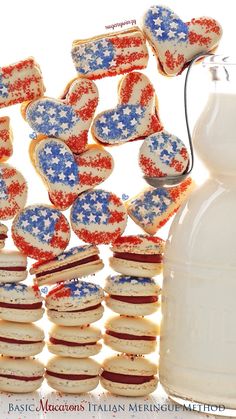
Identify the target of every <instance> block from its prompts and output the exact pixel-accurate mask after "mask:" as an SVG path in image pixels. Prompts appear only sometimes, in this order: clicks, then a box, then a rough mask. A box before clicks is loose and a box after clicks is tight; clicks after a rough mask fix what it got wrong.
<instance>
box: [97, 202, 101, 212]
mask: <svg viewBox="0 0 236 419" xmlns="http://www.w3.org/2000/svg"><path fill="white" fill-rule="evenodd" d="M95 207H96V209H97V211H101V209H102V204H101V202H97V203H96V205H95Z"/></svg>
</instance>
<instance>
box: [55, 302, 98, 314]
mask: <svg viewBox="0 0 236 419" xmlns="http://www.w3.org/2000/svg"><path fill="white" fill-rule="evenodd" d="M100 306H101V303H99V304H97V305H96V306H92V307H87V308H83V309H82V310H70V311H66V313H80V312H83V311H91V310H95V309H96V308H98V307H100ZM49 310H51V311H59V310H56V309H55V308H49Z"/></svg>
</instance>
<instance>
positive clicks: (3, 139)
mask: <svg viewBox="0 0 236 419" xmlns="http://www.w3.org/2000/svg"><path fill="white" fill-rule="evenodd" d="M12 139H13V136H12V130H11V128H10V118H9V117H8V116H3V117H1V118H0V162H5V161H6V160H8V159H9V158H10V157H11V155H12V153H13V146H12Z"/></svg>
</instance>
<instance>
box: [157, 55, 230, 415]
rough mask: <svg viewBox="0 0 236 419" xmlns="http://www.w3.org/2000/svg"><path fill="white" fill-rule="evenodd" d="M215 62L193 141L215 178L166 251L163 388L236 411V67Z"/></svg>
mask: <svg viewBox="0 0 236 419" xmlns="http://www.w3.org/2000/svg"><path fill="white" fill-rule="evenodd" d="M216 59H217V60H216ZM213 61H214V63H212V62H211V59H209V58H207V59H205V60H204V63H203V64H204V65H205V67H206V69H207V71H210V73H211V75H212V79H213V81H212V87H213V89H212V90H211V92H210V94H209V97H208V101H207V104H206V106H205V109H204V111H203V112H202V114H201V115H200V117H199V119H198V121H197V123H196V126H195V129H194V133H193V143H194V147H195V151H196V152H197V154H198V155H199V157H200V158H201V160H202V161H203V162H204V164H205V165H206V166H207V168H208V169H209V178H208V179H207V180H206V182H205V183H204V184H203V185H202V186H201V187H199V188H198V189H197V190H195V191H194V192H193V194H192V195H191V196H190V198H189V199H188V201H187V202H186V203H185V204H184V205H183V206H182V208H181V209H180V210H179V212H178V213H177V216H176V217H175V219H174V221H173V223H172V226H171V229H170V233H169V238H168V241H167V246H166V251H165V267H164V281H163V294H162V298H163V305H162V328H161V347H160V381H161V384H162V386H163V387H164V389H165V391H166V392H167V393H168V395H169V396H170V397H171V398H172V399H174V400H175V401H178V402H180V403H182V404H183V403H185V402H186V401H189V402H197V403H199V404H207V405H214V406H215V405H224V406H225V408H226V409H232V410H235V411H236V89H235V83H234V80H233V78H234V77H235V78H236V65H234V64H233V63H232V62H231V63H230V60H228V62H227V59H223V58H219V57H218V58H217V57H215V60H213ZM216 61H217V62H216ZM234 73H235V74H234ZM222 414H226V410H225V411H224V412H222Z"/></svg>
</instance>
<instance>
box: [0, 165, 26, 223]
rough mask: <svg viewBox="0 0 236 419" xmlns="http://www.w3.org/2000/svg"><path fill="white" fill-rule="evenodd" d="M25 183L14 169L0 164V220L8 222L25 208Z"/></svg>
mask: <svg viewBox="0 0 236 419" xmlns="http://www.w3.org/2000/svg"><path fill="white" fill-rule="evenodd" d="M27 192H28V188H27V183H26V180H25V178H24V177H23V176H22V174H21V173H20V172H19V171H18V170H16V169H15V168H14V167H12V166H10V165H8V164H5V163H1V164H0V220H10V219H11V218H13V217H15V215H16V214H17V213H18V212H19V211H20V210H21V209H22V208H24V206H25V203H26V199H27Z"/></svg>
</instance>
